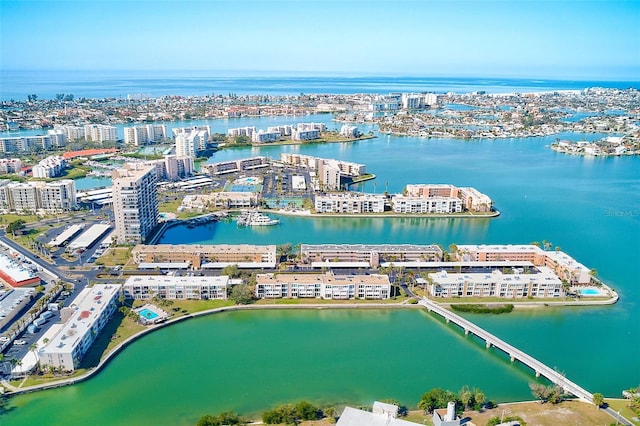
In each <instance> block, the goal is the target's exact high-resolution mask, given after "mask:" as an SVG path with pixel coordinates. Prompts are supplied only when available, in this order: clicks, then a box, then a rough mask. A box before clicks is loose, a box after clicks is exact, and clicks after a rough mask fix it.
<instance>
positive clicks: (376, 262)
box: [300, 244, 443, 268]
mask: <svg viewBox="0 0 640 426" xmlns="http://www.w3.org/2000/svg"><path fill="white" fill-rule="evenodd" d="M300 256H301V259H302V263H303V264H305V265H311V266H313V267H321V266H323V265H327V266H330V267H333V266H341V264H342V265H343V266H351V267H366V268H377V267H379V266H386V265H389V264H394V265H404V266H409V265H410V264H411V263H416V262H439V261H441V260H442V258H443V252H442V249H441V248H440V247H438V246H437V245H414V244H302V245H301V246H300Z"/></svg>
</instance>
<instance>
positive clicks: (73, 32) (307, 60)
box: [0, 0, 640, 80]
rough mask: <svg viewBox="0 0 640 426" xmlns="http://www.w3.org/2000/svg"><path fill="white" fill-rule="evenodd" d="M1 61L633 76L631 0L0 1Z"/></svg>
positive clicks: (638, 38)
mask: <svg viewBox="0 0 640 426" xmlns="http://www.w3.org/2000/svg"><path fill="white" fill-rule="evenodd" d="M0 61H1V62H0V69H2V70H100V71H109V70H145V71H146V70H148V71H161V70H189V71H192V72H196V71H202V70H207V71H216V70H219V71H224V70H239V71H242V72H246V73H254V74H260V73H272V74H273V73H275V74H277V73H283V74H284V73H302V74H307V75H327V74H335V75H406V76H433V77H442V76H451V77H464V76H469V77H471V76H473V77H516V78H517V77H527V78H558V79H563V78H564V79H610V80H629V79H630V80H638V78H639V77H640V0H635V1H619V0H605V1H599V0H594V1H589V0H583V1H564V0H554V1H551V0H511V1H490V0H475V1H463V0H448V1H431V0H422V1H410V0H366V1H365V0H340V1H330V0H325V1H322V0H315V1H313V0H289V1H286V0H281V1H270V0H262V1H248V0H229V1H226V0H220V1H218V0H210V1H189V0H186V1H168V0H152V1H151V0H149V1H135V0H134V1H124V0H123V1H118V0H113V1H101V0H85V1H82V0H78V1H68V0H49V1H30V0H0Z"/></svg>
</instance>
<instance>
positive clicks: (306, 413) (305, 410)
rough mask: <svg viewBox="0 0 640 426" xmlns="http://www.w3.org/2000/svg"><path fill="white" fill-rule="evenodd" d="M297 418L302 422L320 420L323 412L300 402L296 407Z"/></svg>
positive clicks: (308, 403)
mask: <svg viewBox="0 0 640 426" xmlns="http://www.w3.org/2000/svg"><path fill="white" fill-rule="evenodd" d="M295 412H296V418H297V419H300V420H318V419H319V418H320V417H321V412H320V409H319V408H318V407H316V406H315V405H313V404H311V403H310V402H307V401H300V402H298V403H297V404H296V406H295Z"/></svg>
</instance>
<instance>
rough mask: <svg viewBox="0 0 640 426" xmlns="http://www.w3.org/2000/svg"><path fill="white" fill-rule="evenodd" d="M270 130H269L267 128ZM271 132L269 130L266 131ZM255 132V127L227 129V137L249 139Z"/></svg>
mask: <svg viewBox="0 0 640 426" xmlns="http://www.w3.org/2000/svg"><path fill="white" fill-rule="evenodd" d="M269 129H271V128H269ZM268 131H269V132H271V130H268ZM255 132H256V126H247V127H237V128H234V129H227V136H232V137H238V136H246V137H249V138H250V137H251V136H253V134H254V133H255Z"/></svg>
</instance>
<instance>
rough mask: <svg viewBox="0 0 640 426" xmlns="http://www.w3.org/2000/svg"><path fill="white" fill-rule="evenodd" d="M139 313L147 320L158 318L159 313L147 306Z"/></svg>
mask: <svg viewBox="0 0 640 426" xmlns="http://www.w3.org/2000/svg"><path fill="white" fill-rule="evenodd" d="M138 315H140V316H141V317H142V318H144V319H147V320H152V319H156V318H158V314H156V313H155V312H153V311H152V310H151V309H147V308H144V309H142V310H141V311H139V312H138Z"/></svg>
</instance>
